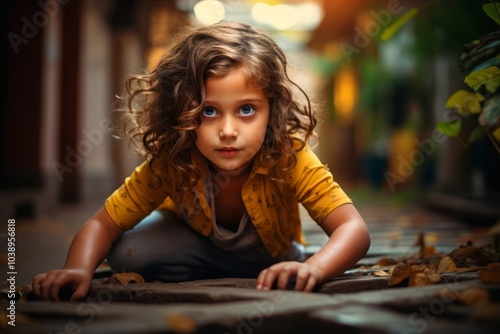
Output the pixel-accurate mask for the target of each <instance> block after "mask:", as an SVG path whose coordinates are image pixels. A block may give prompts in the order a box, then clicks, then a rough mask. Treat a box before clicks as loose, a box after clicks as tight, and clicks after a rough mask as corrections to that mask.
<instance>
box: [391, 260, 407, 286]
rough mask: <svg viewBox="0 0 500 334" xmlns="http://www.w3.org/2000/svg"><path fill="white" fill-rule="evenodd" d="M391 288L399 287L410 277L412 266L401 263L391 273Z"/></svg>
mask: <svg viewBox="0 0 500 334" xmlns="http://www.w3.org/2000/svg"><path fill="white" fill-rule="evenodd" d="M389 274H390V276H389V286H393V285H397V284H399V283H401V282H403V281H404V280H405V279H407V278H408V277H410V266H409V265H408V264H406V263H403V262H400V263H398V264H396V265H395V266H394V267H392V268H391V270H390V271H389Z"/></svg>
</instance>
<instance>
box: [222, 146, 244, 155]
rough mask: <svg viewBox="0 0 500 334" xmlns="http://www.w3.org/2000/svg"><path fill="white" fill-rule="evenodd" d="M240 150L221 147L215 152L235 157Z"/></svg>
mask: <svg viewBox="0 0 500 334" xmlns="http://www.w3.org/2000/svg"><path fill="white" fill-rule="evenodd" d="M239 151H240V149H238V148H236V147H223V148H220V149H218V150H217V152H219V153H221V154H223V155H235V154H236V153H238V152H239Z"/></svg>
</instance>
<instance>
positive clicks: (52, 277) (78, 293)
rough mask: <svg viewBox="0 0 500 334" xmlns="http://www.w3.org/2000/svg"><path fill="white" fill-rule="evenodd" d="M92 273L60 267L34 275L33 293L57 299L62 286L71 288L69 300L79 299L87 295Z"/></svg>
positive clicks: (40, 296) (49, 298)
mask: <svg viewBox="0 0 500 334" xmlns="http://www.w3.org/2000/svg"><path fill="white" fill-rule="evenodd" d="M91 282H92V275H91V274H89V273H88V272H87V271H85V270H83V269H61V270H53V271H49V272H47V273H45V274H39V275H36V276H35V278H34V279H33V282H32V287H33V293H34V294H35V295H36V296H37V297H39V298H42V299H45V300H52V301H58V300H59V291H60V290H61V288H62V287H65V286H67V287H69V288H70V289H71V290H73V294H72V295H71V298H70V301H79V300H82V299H83V298H85V296H86V295H87V293H88V291H89V289H90V284H91Z"/></svg>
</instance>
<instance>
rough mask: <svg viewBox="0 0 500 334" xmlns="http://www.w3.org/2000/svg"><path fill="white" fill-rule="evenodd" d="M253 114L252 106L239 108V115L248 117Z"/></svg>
mask: <svg viewBox="0 0 500 334" xmlns="http://www.w3.org/2000/svg"><path fill="white" fill-rule="evenodd" d="M254 113H255V108H254V107H252V106H243V107H241V108H240V114H241V115H243V116H250V115H253V114H254Z"/></svg>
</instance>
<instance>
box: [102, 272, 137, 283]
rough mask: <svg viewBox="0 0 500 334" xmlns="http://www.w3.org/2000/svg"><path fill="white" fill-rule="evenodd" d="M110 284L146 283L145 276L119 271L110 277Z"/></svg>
mask: <svg viewBox="0 0 500 334" xmlns="http://www.w3.org/2000/svg"><path fill="white" fill-rule="evenodd" d="M108 283H109V284H128V283H144V278H143V277H142V276H141V275H140V274H138V273H119V274H114V275H112V276H111V277H110V278H109V281H108Z"/></svg>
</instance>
